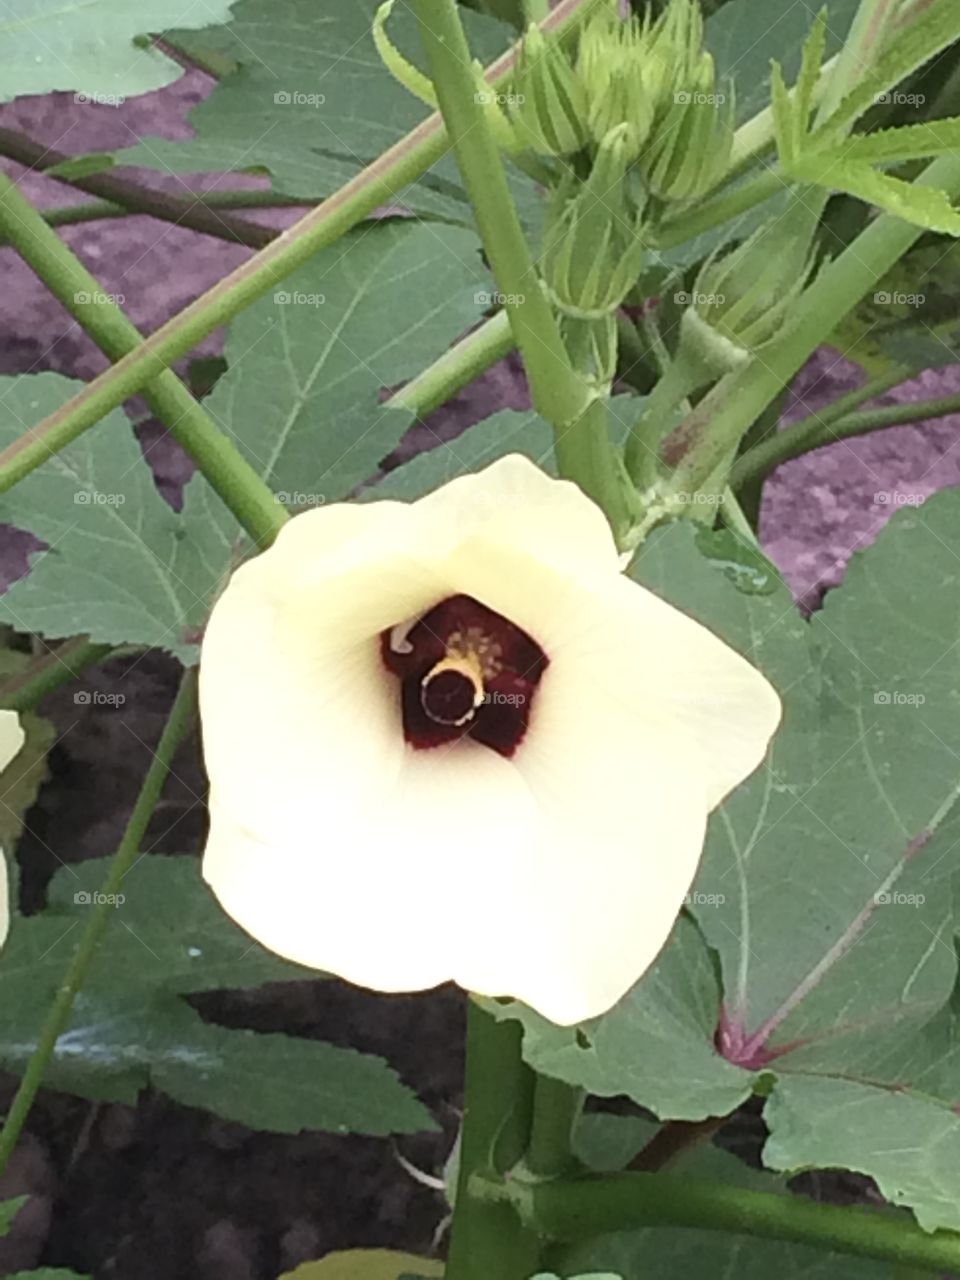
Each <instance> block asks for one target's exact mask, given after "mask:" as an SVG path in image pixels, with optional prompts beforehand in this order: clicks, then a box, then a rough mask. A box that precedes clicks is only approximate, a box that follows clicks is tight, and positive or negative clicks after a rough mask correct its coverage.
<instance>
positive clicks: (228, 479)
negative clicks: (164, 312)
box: [0, 174, 287, 546]
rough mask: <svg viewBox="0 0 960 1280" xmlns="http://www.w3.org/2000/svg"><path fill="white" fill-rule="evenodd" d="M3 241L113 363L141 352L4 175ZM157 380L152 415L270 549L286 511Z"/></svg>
mask: <svg viewBox="0 0 960 1280" xmlns="http://www.w3.org/2000/svg"><path fill="white" fill-rule="evenodd" d="M0 233H2V234H4V235H5V236H6V237H7V239H8V240H9V241H10V243H11V244H12V245H14V247H15V248H16V249H17V251H18V253H19V254H20V255H21V257H22V258H23V259H24V261H25V262H26V263H28V265H29V266H31V267H32V268H33V270H34V271H35V272H36V273H37V275H38V276H39V277H40V279H41V280H42V281H43V282H44V284H45V285H46V286H47V288H48V289H49V290H50V292H51V293H52V294H53V295H54V296H55V297H56V298H58V299H59V300H60V302H62V303H63V305H64V306H65V307H66V309H67V310H68V311H69V312H70V314H71V315H72V316H73V317H74V319H75V320H77V322H78V323H79V324H81V325H82V326H83V328H84V329H86V330H87V332H88V333H89V334H90V336H91V337H92V338H93V339H94V341H95V342H96V343H97V345H98V346H99V347H100V349H101V350H102V351H104V352H105V353H106V354H107V355H108V356H110V357H111V358H114V359H116V358H119V357H120V356H122V355H123V354H124V353H125V352H127V351H132V350H133V349H134V348H135V347H137V345H138V344H139V343H140V342H141V334H140V332H139V330H138V329H137V328H136V326H135V325H134V324H133V323H132V321H130V320H129V319H128V318H127V316H126V315H125V314H124V313H123V311H121V309H120V308H119V307H118V306H117V305H116V304H115V303H114V302H112V301H111V300H110V299H109V298H108V297H107V295H106V294H105V293H104V292H103V290H102V288H101V287H100V284H99V282H98V281H97V280H96V278H95V277H94V276H92V275H91V274H90V272H89V271H87V269H86V267H84V266H83V264H82V263H81V262H80V261H79V260H78V259H77V258H76V257H75V256H74V255H73V253H72V252H71V250H70V249H69V248H68V247H67V245H65V244H64V243H63V241H62V240H61V239H60V238H59V236H58V235H57V233H56V232H55V231H54V230H53V228H52V227H48V226H47V224H46V223H45V222H44V220H43V218H42V217H41V215H40V214H39V213H38V211H37V210H36V209H35V208H34V207H33V205H32V204H31V203H30V201H29V200H27V198H26V197H25V196H24V195H23V194H22V193H21V191H20V189H19V187H18V186H17V185H16V183H15V182H13V181H12V180H11V179H10V178H8V177H7V176H6V175H5V174H0ZM153 373H154V378H155V381H153V383H152V384H151V385H150V386H147V387H145V388H144V397H145V399H146V401H147V403H148V404H149V405H150V408H151V409H152V410H153V412H154V413H155V414H156V415H157V417H158V418H160V419H161V420H162V421H163V422H164V423H165V424H166V425H167V427H169V429H170V431H171V433H172V434H173V435H174V436H175V437H176V439H177V440H178V441H179V442H180V443H181V444H182V445H183V447H184V448H185V449H186V450H187V452H188V453H189V454H190V456H191V457H192V458H193V459H194V461H195V462H196V464H197V466H198V467H199V468H200V470H201V471H202V472H203V474H204V475H205V476H206V478H207V479H208V480H209V481H210V483H211V485H212V486H213V487H214V489H215V490H216V491H217V493H218V494H219V495H220V497H221V498H222V499H223V501H224V502H225V503H226V505H227V506H228V507H229V508H230V510H231V511H232V512H233V513H234V515H235V516H236V517H237V519H238V520H239V521H240V523H241V524H242V525H243V527H244V528H245V529H246V530H247V532H248V533H249V534H250V536H251V537H252V538H254V539H255V540H256V542H257V543H258V544H259V545H260V546H267V545H269V543H271V542H272V541H273V539H274V538H275V537H276V535H277V532H278V531H279V529H280V528H281V526H282V525H283V523H284V521H285V520H286V518H287V516H286V512H285V511H284V509H283V507H282V505H281V504H280V503H278V502H277V501H276V500H275V498H274V496H273V494H272V493H271V492H270V490H269V488H268V487H267V486H266V485H265V484H264V482H263V480H262V479H261V478H260V476H259V475H258V474H257V473H256V471H255V470H254V469H253V467H252V466H251V465H250V463H249V462H247V460H246V459H245V458H244V456H243V455H242V454H241V453H240V452H239V450H238V449H237V448H236V446H235V445H234V444H233V443H232V442H231V441H230V440H229V439H228V438H227V436H225V435H224V434H223V433H222V432H221V431H220V429H219V428H218V427H217V426H216V424H215V423H214V421H213V419H212V418H210V417H209V415H208V414H207V412H206V410H204V409H202V408H201V407H200V405H199V404H198V403H197V401H196V400H195V399H194V398H193V396H192V395H191V394H190V392H189V390H188V389H187V388H186V387H185V386H184V385H183V383H182V382H181V381H180V379H179V378H178V377H177V376H176V374H175V373H173V372H172V371H170V370H169V369H163V368H162V366H158V365H156V364H155V365H154V369H153ZM27 437H28V438H29V437H31V432H28V433H27ZM21 439H23V437H21ZM64 443H66V441H64ZM49 444H50V442H49V441H48V440H46V439H44V438H43V437H42V436H41V438H40V439H39V440H37V441H36V443H35V445H34V447H35V448H40V449H42V450H43V456H44V457H47V456H49V454H50V453H51V452H52V450H51V449H50V448H49ZM14 447H15V446H11V448H14ZM7 452H9V450H8V451H7ZM6 487H9V486H6Z"/></svg>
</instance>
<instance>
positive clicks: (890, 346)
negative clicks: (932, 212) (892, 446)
mask: <svg viewBox="0 0 960 1280" xmlns="http://www.w3.org/2000/svg"><path fill="white" fill-rule="evenodd" d="M830 341H831V343H832V344H833V345H834V346H837V347H839V348H840V350H841V351H843V352H844V354H845V355H846V356H847V357H848V358H849V359H850V360H855V361H856V362H857V363H858V364H860V365H862V366H863V368H864V369H865V370H866V371H867V372H868V373H870V374H886V373H887V372H888V371H892V370H894V369H897V368H902V369H903V376H904V378H907V377H908V376H909V374H910V373H911V372H919V371H920V370H922V369H937V368H941V367H943V366H944V365H948V364H955V363H956V361H957V359H958V355H957V353H958V351H960V245H958V244H957V243H956V242H955V241H946V242H945V241H943V240H938V241H937V242H936V243H934V244H923V245H919V246H915V247H914V248H913V249H911V250H910V252H909V253H907V254H905V255H904V256H903V257H902V258H901V259H900V261H899V262H898V263H897V264H896V266H895V267H893V268H892V270H890V271H889V272H888V273H887V274H886V275H885V276H884V277H883V279H882V280H880V281H878V282H877V287H876V289H875V290H874V292H873V293H872V294H868V295H867V296H866V297H865V298H863V299H862V300H861V301H860V302H859V303H858V304H857V306H856V307H854V309H853V310H852V311H850V312H849V313H848V314H847V316H846V317H845V318H844V320H843V322H842V323H841V324H840V325H839V326H838V327H837V328H836V329H835V330H834V332H833V333H832V334H831V335H830Z"/></svg>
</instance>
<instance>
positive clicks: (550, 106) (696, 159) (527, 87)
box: [506, 0, 733, 365]
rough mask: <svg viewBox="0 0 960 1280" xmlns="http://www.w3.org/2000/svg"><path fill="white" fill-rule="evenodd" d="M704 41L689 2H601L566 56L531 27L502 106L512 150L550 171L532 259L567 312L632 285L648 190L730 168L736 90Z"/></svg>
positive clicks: (697, 186)
mask: <svg viewBox="0 0 960 1280" xmlns="http://www.w3.org/2000/svg"><path fill="white" fill-rule="evenodd" d="M702 44H703V20H702V17H701V13H700V6H699V3H698V0H670V3H669V4H668V6H667V8H666V9H665V10H664V11H663V13H662V14H661V15H660V17H659V18H657V19H656V20H655V21H654V20H653V19H652V18H651V17H650V16H649V15H648V16H647V17H645V18H643V19H639V18H636V17H631V18H627V19H625V20H621V19H620V18H619V17H618V16H617V14H616V13H615V12H613V11H611V8H610V7H604V9H603V10H602V11H601V12H597V13H596V14H594V15H593V16H592V17H591V18H590V19H589V20H588V21H587V22H586V24H585V25H584V27H583V29H582V31H581V32H580V38H579V43H578V47H577V50H576V53H575V54H573V55H568V53H567V52H566V51H565V50H564V49H563V47H562V46H561V45H560V44H559V43H558V42H557V41H555V40H551V39H550V38H549V37H546V36H544V34H543V33H542V32H541V31H540V30H539V29H538V28H537V27H534V26H531V27H530V29H529V30H528V31H527V34H526V35H525V37H524V39H523V43H522V46H521V50H520V54H519V57H518V61H517V69H516V75H515V79H514V82H513V85H512V89H513V93H512V94H511V96H510V102H509V106H508V109H507V113H506V114H507V118H508V120H509V126H510V128H511V129H512V132H513V140H514V144H515V147H514V150H515V151H516V152H522V151H526V152H528V153H533V155H535V156H536V158H537V163H538V164H539V165H540V166H541V172H545V173H546V174H547V175H548V179H547V185H548V188H549V192H548V196H549V200H548V209H547V218H546V231H545V237H544V249H543V255H542V261H541V266H542V270H543V276H544V281H545V283H546V286H547V289H548V291H549V293H550V296H551V298H552V301H553V303H554V305H555V306H556V307H557V309H558V310H559V311H560V313H561V314H562V315H564V316H566V317H569V318H571V319H572V320H574V321H577V322H580V321H597V322H599V321H600V320H601V319H603V318H605V317H609V316H610V315H611V314H612V313H613V312H614V311H615V310H616V309H617V307H619V306H620V304H621V303H622V302H623V300H624V298H625V297H626V295H627V293H628V292H629V290H630V289H631V288H632V287H633V285H634V283H635V282H636V280H637V277H638V276H639V274H640V269H641V262H642V255H643V245H644V215H645V212H646V211H647V210H648V209H649V208H650V197H651V196H652V197H655V198H656V200H657V201H658V202H660V203H662V204H666V203H668V202H686V201H690V200H694V199H696V198H698V197H699V196H701V195H702V194H703V193H704V192H705V191H706V190H708V189H709V188H710V187H711V186H713V185H715V184H716V182H717V181H718V180H719V179H720V178H721V176H722V174H723V172H724V171H725V169H726V167H727V163H728V160H729V155H730V148H731V145H732V140H733V97H732V93H729V94H728V93H723V92H718V90H717V84H716V74H715V70H714V65H713V59H712V58H711V57H710V55H709V54H708V53H706V52H704V51H703V47H702ZM543 166H545V169H544V168H543ZM580 327H581V326H579V325H573V326H571V328H573V329H574V330H578V329H579V328H580ZM604 341H605V340H604ZM595 363H596V362H595ZM599 363H600V364H601V365H603V364H605V363H606V361H600V362H599Z"/></svg>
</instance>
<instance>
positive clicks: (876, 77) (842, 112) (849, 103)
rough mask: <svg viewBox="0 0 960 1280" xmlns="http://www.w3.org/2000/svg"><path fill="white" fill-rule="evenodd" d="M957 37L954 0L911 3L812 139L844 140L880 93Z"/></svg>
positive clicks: (959, 13) (959, 17) (958, 14)
mask: <svg viewBox="0 0 960 1280" xmlns="http://www.w3.org/2000/svg"><path fill="white" fill-rule="evenodd" d="M831 17H832V13H831ZM831 25H832V24H831ZM958 36H960V10H958V9H957V5H956V3H955V0H930V3H929V4H927V5H917V6H915V7H914V13H913V14H912V15H911V17H910V20H909V22H907V23H902V24H901V25H900V27H899V28H898V29H897V31H896V34H895V35H894V37H893V39H891V40H889V41H888V42H887V44H886V47H885V48H884V51H883V53H882V54H881V55H880V57H879V58H878V59H877V61H876V63H875V64H874V66H873V69H872V70H871V71H869V72H868V73H867V74H866V75H864V76H862V77H861V78H860V79H859V80H858V82H857V84H856V85H855V86H854V88H853V89H851V91H850V92H849V93H848V94H847V95H846V96H845V97H844V98H843V99H841V101H840V103H839V104H838V105H837V107H836V109H835V110H834V111H833V113H832V114H831V115H830V117H829V118H828V119H827V120H825V121H824V123H823V124H822V125H821V126H820V128H819V129H817V130H816V131H815V133H814V134H813V139H814V140H815V141H816V142H817V143H819V144H820V145H834V144H839V143H842V142H844V141H845V139H846V135H847V133H848V132H849V130H850V126H851V125H852V124H854V123H855V122H856V121H857V120H859V119H860V117H861V116H862V115H864V114H865V113H866V112H867V111H869V109H870V108H871V107H872V106H873V105H874V103H875V102H876V101H877V99H878V98H879V97H880V96H881V95H882V94H884V93H886V92H887V90H888V89H892V88H893V86H894V85H896V84H899V83H900V81H901V80H905V79H906V77H907V76H909V75H910V74H911V73H912V72H914V71H916V70H917V69H918V68H919V67H922V66H923V65H924V63H925V62H929V60H930V59H931V58H933V57H935V56H936V54H938V53H940V51H941V50H943V49H945V48H946V47H947V46H948V45H950V44H952V43H953V42H954V40H956V39H957V37H958Z"/></svg>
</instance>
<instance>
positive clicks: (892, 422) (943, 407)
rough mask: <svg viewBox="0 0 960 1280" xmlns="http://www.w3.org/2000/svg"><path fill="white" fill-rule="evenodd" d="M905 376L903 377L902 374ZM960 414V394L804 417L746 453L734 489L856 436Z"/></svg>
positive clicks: (735, 474)
mask: <svg viewBox="0 0 960 1280" xmlns="http://www.w3.org/2000/svg"><path fill="white" fill-rule="evenodd" d="M901 377H902V375H901ZM951 413H960V395H958V394H956V393H955V394H954V395H952V396H939V397H937V398H936V399H934V400H914V401H910V402H909V403H907V404H891V405H885V406H884V407H883V408H881V409H865V410H864V411H863V413H850V414H847V415H846V416H845V417H841V418H838V419H835V420H834V421H832V422H829V423H823V422H818V421H817V420H816V418H815V417H813V418H804V420H803V422H802V423H800V422H798V423H797V424H796V425H795V426H792V427H787V428H786V430H784V431H778V432H777V434H776V435H775V436H772V437H771V438H770V439H769V440H765V441H764V442H763V444H760V445H757V447H756V448H755V449H751V450H750V452H749V453H745V454H744V455H743V457H742V458H741V459H740V461H739V462H738V463H737V465H736V466H735V467H734V469H733V471H732V473H731V475H730V483H731V485H732V486H733V487H734V488H737V487H738V486H740V485H744V484H749V483H750V482H751V481H752V480H757V479H760V478H762V477H763V476H766V475H769V473H770V472H771V471H773V470H774V469H775V468H776V467H779V466H780V464H781V463H783V462H789V461H790V459H791V458H798V457H800V456H801V455H802V454H804V453H811V452H812V451H813V450H814V449H823V448H824V447H825V446H826V445H829V444H836V443H837V441H838V440H849V439H851V438H852V437H853V436H865V435H869V433H870V432H871V431H882V430H885V429H886V428H887V427H902V426H906V425H908V424H909V423H911V422H927V421H929V420H930V419H931V418H945V417H946V416H947V415H948V414H951Z"/></svg>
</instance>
